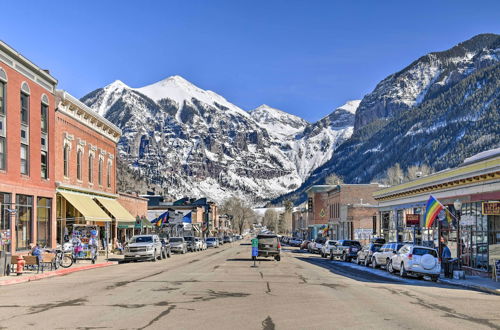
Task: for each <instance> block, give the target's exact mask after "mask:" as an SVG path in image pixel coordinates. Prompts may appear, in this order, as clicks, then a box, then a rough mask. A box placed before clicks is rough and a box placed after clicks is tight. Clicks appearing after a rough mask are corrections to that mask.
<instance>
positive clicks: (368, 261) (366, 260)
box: [365, 257, 370, 267]
mask: <svg viewBox="0 0 500 330" xmlns="http://www.w3.org/2000/svg"><path fill="white" fill-rule="evenodd" d="M365 266H366V267H368V266H370V259H369V258H367V257H365Z"/></svg>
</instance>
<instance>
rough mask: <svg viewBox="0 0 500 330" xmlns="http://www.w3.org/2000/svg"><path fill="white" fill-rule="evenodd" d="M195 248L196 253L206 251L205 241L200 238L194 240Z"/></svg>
mask: <svg viewBox="0 0 500 330" xmlns="http://www.w3.org/2000/svg"><path fill="white" fill-rule="evenodd" d="M194 246H195V251H202V250H205V249H204V248H203V240H202V239H201V238H198V237H195V238H194Z"/></svg>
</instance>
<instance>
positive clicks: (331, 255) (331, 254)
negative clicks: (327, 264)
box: [330, 252, 333, 260]
mask: <svg viewBox="0 0 500 330" xmlns="http://www.w3.org/2000/svg"><path fill="white" fill-rule="evenodd" d="M330 260H333V252H330Z"/></svg>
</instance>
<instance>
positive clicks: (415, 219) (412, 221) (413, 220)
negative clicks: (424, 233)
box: [406, 214, 420, 227]
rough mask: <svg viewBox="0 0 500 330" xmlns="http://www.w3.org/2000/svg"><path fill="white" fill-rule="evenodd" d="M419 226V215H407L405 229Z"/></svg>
mask: <svg viewBox="0 0 500 330" xmlns="http://www.w3.org/2000/svg"><path fill="white" fill-rule="evenodd" d="M411 226H420V214H407V215H406V227H411Z"/></svg>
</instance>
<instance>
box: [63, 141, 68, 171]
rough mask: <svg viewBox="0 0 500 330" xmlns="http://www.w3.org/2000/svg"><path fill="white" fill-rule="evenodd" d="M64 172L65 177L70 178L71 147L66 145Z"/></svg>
mask: <svg viewBox="0 0 500 330" xmlns="http://www.w3.org/2000/svg"><path fill="white" fill-rule="evenodd" d="M63 161H64V164H63V170H64V176H65V177H69V146H68V145H65V146H64V150H63Z"/></svg>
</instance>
